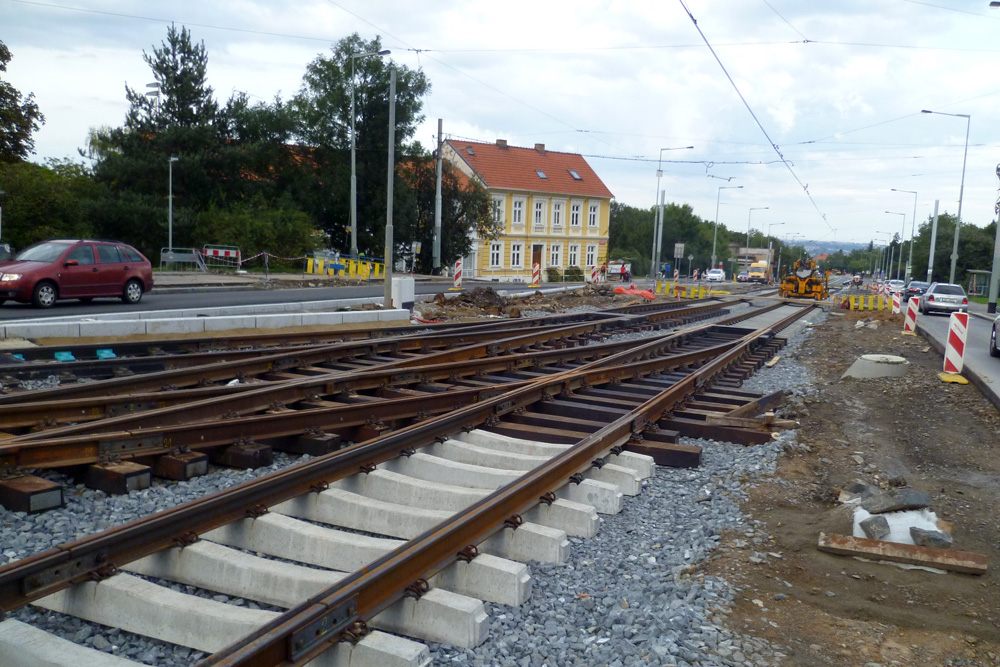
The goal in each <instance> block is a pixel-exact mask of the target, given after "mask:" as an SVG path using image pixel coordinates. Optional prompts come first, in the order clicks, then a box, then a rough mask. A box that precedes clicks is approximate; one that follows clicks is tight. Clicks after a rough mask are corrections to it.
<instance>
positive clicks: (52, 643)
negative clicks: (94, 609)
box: [0, 618, 141, 667]
mask: <svg viewBox="0 0 1000 667" xmlns="http://www.w3.org/2000/svg"><path fill="white" fill-rule="evenodd" d="M140 664H141V663H138V662H133V661H131V660H128V659H126V658H119V657H118V656H116V655H111V654H110V653H105V652H103V651H98V650H97V649H93V648H89V647H87V646H81V645H80V644H74V643H73V642H71V641H69V640H68V639H62V638H60V637H56V636H55V635H50V634H49V633H47V632H45V631H44V630H39V629H38V628H36V627H34V626H31V625H28V624H27V623H22V622H21V621H18V620H15V619H13V618H8V619H7V620H6V621H3V622H2V623H0V665H10V666H11V667H14V665H31V667H131V666H137V665H140Z"/></svg>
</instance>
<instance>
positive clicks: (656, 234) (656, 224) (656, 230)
mask: <svg viewBox="0 0 1000 667" xmlns="http://www.w3.org/2000/svg"><path fill="white" fill-rule="evenodd" d="M690 148H694V146H678V147H677V148H661V149H660V156H659V158H657V160H656V196H655V197H653V206H656V205H657V203H659V208H658V209H657V211H656V213H655V214H654V218H653V252H652V257H650V266H649V279H650V280H653V279H654V278H655V277H656V272H657V270H658V267H659V265H660V244H661V243H662V242H663V238H662V237H663V195H662V194H661V193H660V178H661V177H662V176H663V151H683V150H688V149H690Z"/></svg>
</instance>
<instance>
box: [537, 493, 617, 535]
mask: <svg viewBox="0 0 1000 667" xmlns="http://www.w3.org/2000/svg"><path fill="white" fill-rule="evenodd" d="M522 516H523V518H524V520H525V521H530V522H531V523H537V524H540V525H542V526H549V527H550V528H558V529H559V530H561V531H563V532H565V533H566V534H567V535H572V536H573V537H593V536H594V535H597V526H598V525H599V521H598V517H597V510H596V509H594V506H593V505H586V504H584V503H578V502H574V501H572V500H566V499H565V498H559V499H557V500H556V501H555V502H553V503H552V504H551V505H547V504H545V503H539V504H538V505H536V506H535V507H534V508H532V509H530V510H528V511H527V512H525V513H524V514H523V515H522Z"/></svg>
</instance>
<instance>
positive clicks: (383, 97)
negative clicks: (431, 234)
mask: <svg viewBox="0 0 1000 667" xmlns="http://www.w3.org/2000/svg"><path fill="white" fill-rule="evenodd" d="M381 49H382V45H381V41H380V40H379V39H378V38H377V37H376V38H375V39H373V40H371V41H365V40H363V39H361V37H360V36H358V35H357V34H356V33H355V34H353V35H351V36H349V37H345V38H344V39H341V40H340V41H339V42H337V44H335V45H334V46H333V48H332V49H331V51H330V53H329V54H327V55H320V56H318V57H317V58H316V59H315V60H313V61H312V62H311V63H309V65H308V67H307V68H306V73H305V76H304V77H303V81H302V87H301V89H300V91H299V93H298V95H297V96H296V97H295V99H294V100H293V102H292V105H293V107H294V108H295V110H296V113H297V114H298V118H299V128H298V140H299V143H300V145H302V146H306V147H308V148H309V149H310V150H311V151H312V158H313V162H314V163H315V165H316V170H317V174H316V175H317V185H316V186H315V187H313V188H312V190H311V195H312V196H310V197H308V198H307V199H305V200H304V205H305V206H306V207H307V210H308V211H309V212H310V213H311V214H312V215H313V217H314V219H315V220H317V222H318V223H319V225H320V227H321V228H322V229H324V230H325V231H327V232H329V234H330V236H331V238H333V239H334V242H335V243H337V244H339V245H341V247H343V248H347V247H348V246H349V240H348V237H347V235H348V233H349V231H348V230H349V228H350V169H351V166H350V147H351V137H350V131H351V90H352V89H353V90H354V99H355V104H354V107H355V117H354V121H355V128H356V133H357V134H356V139H355V144H356V146H357V151H356V153H357V210H358V220H357V228H358V248H359V250H360V251H362V252H364V253H366V254H369V255H374V256H381V254H382V248H383V247H384V229H385V225H384V220H385V201H386V186H387V183H388V181H387V180H386V173H387V168H386V159H387V154H388V125H389V104H388V92H389V78H390V73H389V70H390V67H391V66H392V65H391V63H390V62H389V61H388V60H387V59H383V58H379V57H374V56H370V57H363V58H355V59H354V63H353V68H354V69H353V72H354V76H353V78H352V59H351V55H352V54H355V53H372V52H377V51H380V50H381ZM395 67H396V101H395V144H396V147H395V152H396V156H397V158H398V159H402V158H403V157H404V156H406V155H420V154H422V152H423V151H422V149H421V148H420V146H419V144H417V143H411V140H412V137H413V135H414V133H415V132H416V129H417V126H418V125H419V124H420V122H421V121H422V120H423V118H424V117H423V115H422V113H421V110H422V108H423V101H422V98H423V96H424V95H426V94H427V93H428V92H429V91H430V82H429V81H428V80H427V77H426V76H424V74H423V72H420V71H416V70H412V69H410V68H408V67H405V66H395ZM320 184H321V185H320ZM397 185H399V180H398V178H397V180H395V181H394V186H393V187H394V194H395V197H394V202H393V208H394V209H397V208H398V210H400V211H406V210H408V206H407V205H406V201H405V200H406V198H407V197H409V196H410V195H409V194H408V193H407V192H406V188H405V187H401V188H400V187H396V186H397ZM394 225H395V222H394Z"/></svg>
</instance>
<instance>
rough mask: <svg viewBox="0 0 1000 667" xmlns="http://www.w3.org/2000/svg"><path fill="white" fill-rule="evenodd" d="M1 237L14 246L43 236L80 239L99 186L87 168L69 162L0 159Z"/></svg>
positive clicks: (85, 233) (86, 230)
mask: <svg viewBox="0 0 1000 667" xmlns="http://www.w3.org/2000/svg"><path fill="white" fill-rule="evenodd" d="M0 183H3V187H4V191H5V192H6V193H7V194H6V197H5V198H4V201H3V202H2V205H3V240H4V242H7V243H10V244H11V246H12V247H13V248H15V249H17V250H23V249H24V248H26V247H28V246H29V245H31V244H33V243H37V242H38V241H43V240H45V239H47V238H53V237H63V238H67V237H69V238H72V237H78V238H84V237H87V236H90V235H91V234H92V231H93V229H92V227H91V225H90V220H91V216H92V213H93V211H94V207H95V202H96V201H99V199H100V188H99V186H98V185H97V184H95V183H94V181H93V179H91V177H90V174H89V173H88V172H87V170H86V168H85V167H83V166H82V165H79V164H74V163H72V162H68V161H57V160H50V161H49V163H48V164H47V165H46V166H42V165H39V164H34V163H32V162H0Z"/></svg>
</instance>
